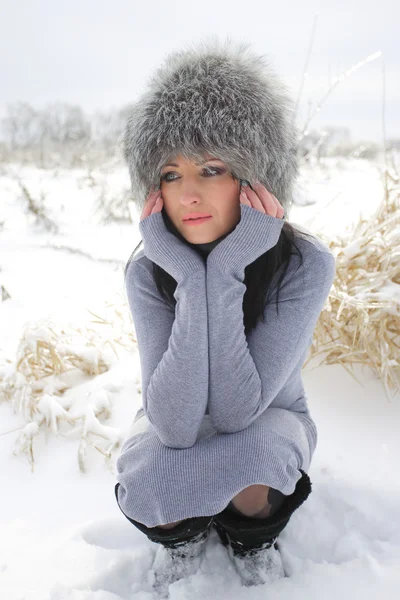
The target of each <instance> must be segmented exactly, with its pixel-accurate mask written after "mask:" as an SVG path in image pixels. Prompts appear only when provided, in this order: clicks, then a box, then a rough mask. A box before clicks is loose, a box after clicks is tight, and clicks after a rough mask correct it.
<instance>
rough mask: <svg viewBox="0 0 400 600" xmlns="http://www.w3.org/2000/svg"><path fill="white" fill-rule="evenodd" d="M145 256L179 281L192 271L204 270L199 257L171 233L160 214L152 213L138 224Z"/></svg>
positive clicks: (202, 261) (202, 262)
mask: <svg viewBox="0 0 400 600" xmlns="http://www.w3.org/2000/svg"><path fill="white" fill-rule="evenodd" d="M139 231H140V233H141V236H142V239H143V241H144V253H145V255H146V256H147V257H148V258H149V259H150V260H152V261H153V262H155V263H157V264H158V265H159V266H161V267H162V268H163V269H164V270H165V271H167V272H168V273H170V274H171V275H172V277H174V279H176V280H177V281H180V280H181V278H182V276H184V275H187V274H189V273H192V272H193V271H196V270H197V271H198V270H199V269H200V270H205V264H204V260H203V259H202V258H201V256H200V255H199V254H198V253H197V252H196V250H193V248H190V246H186V245H185V243H184V242H182V241H181V240H179V239H178V238H177V237H176V236H175V235H174V234H173V233H171V232H170V231H169V230H168V229H167V227H166V225H165V223H164V219H163V216H162V213H161V212H157V213H153V214H152V215H149V216H148V217H146V218H144V219H142V220H141V221H140V222H139Z"/></svg>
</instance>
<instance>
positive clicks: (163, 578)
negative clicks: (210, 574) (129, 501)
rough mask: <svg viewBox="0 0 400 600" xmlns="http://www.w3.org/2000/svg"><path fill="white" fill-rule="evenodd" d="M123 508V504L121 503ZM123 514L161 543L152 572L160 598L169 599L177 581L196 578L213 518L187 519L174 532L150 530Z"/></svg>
mask: <svg viewBox="0 0 400 600" xmlns="http://www.w3.org/2000/svg"><path fill="white" fill-rule="evenodd" d="M119 485H120V484H119V483H117V484H116V486H115V496H116V499H117V503H118V494H117V491H118V486H119ZM118 506H119V504H118ZM120 510H121V512H122V514H123V515H124V516H125V517H126V518H127V519H128V521H130V522H131V523H132V524H133V525H135V526H136V527H137V528H138V529H140V531H142V532H143V533H144V534H145V535H146V536H147V537H148V539H149V540H150V541H152V542H155V543H156V544H160V548H158V550H157V552H156V555H155V559H154V563H153V565H152V570H153V571H154V578H153V580H152V584H153V589H154V590H155V591H157V592H158V594H159V597H161V598H167V597H168V587H169V585H170V584H171V583H173V582H174V581H178V579H182V577H187V576H189V575H193V574H194V573H195V572H196V571H197V569H198V567H199V566H200V562H201V558H202V554H203V550H204V546H205V543H206V541H207V539H208V535H209V532H210V530H211V525H212V523H213V519H214V517H213V516H209V517H192V518H189V519H185V520H184V521H182V523H179V525H176V526H175V527H173V528H172V529H163V528H162V527H146V525H143V523H139V522H138V521H135V520H134V519H131V518H130V517H128V516H127V515H126V514H125V513H124V512H123V511H122V509H121V507H120Z"/></svg>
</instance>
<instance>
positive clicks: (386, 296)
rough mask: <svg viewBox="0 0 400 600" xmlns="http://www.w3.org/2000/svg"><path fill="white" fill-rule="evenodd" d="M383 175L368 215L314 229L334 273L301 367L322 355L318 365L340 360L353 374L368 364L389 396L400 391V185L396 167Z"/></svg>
mask: <svg viewBox="0 0 400 600" xmlns="http://www.w3.org/2000/svg"><path fill="white" fill-rule="evenodd" d="M385 175H386V177H385V189H384V198H383V201H382V203H381V204H380V205H379V207H378V209H377V211H376V213H375V214H374V215H373V216H372V218H369V219H368V220H366V219H364V218H363V217H362V216H361V217H360V219H359V221H358V223H357V225H356V226H355V228H354V230H353V231H352V232H350V233H348V234H347V235H346V236H342V237H335V238H333V239H328V238H327V237H326V236H323V235H322V234H321V233H319V234H318V235H319V237H321V239H323V240H324V241H325V242H326V243H327V245H328V246H329V248H330V249H331V251H332V252H333V254H334V255H335V257H336V278H335V281H334V283H333V286H332V288H331V291H330V294H329V298H328V299H327V302H326V306H325V307H324V310H323V311H322V313H321V316H320V318H319V321H318V323H317V326H316V329H315V332H314V337H313V342H312V345H311V348H310V351H309V355H308V359H307V361H306V362H305V364H304V367H306V365H307V364H308V363H309V362H310V361H311V360H312V359H315V357H316V356H317V355H321V354H322V355H323V360H321V361H320V362H319V363H318V365H317V366H319V365H322V364H327V365H332V364H341V365H342V366H343V367H344V368H345V369H346V370H347V371H348V372H349V373H350V374H351V375H352V376H353V377H355V375H354V372H353V365H355V364H356V363H359V364H362V365H365V366H368V367H370V368H371V369H372V371H373V372H374V373H375V374H376V375H377V377H378V378H379V379H381V380H382V382H383V386H384V391H385V395H386V398H387V399H388V400H389V401H391V398H390V395H391V391H393V390H394V395H395V394H396V393H397V392H398V391H399V390H400V383H399V382H400V184H399V175H398V173H397V172H395V171H393V172H390V171H389V169H387V170H386V172H385ZM348 367H351V370H350V369H349V368H348ZM355 378H356V377H355ZM356 379H357V378H356Z"/></svg>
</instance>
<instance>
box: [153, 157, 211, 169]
mask: <svg viewBox="0 0 400 600" xmlns="http://www.w3.org/2000/svg"><path fill="white" fill-rule="evenodd" d="M212 160H218V161H219V162H223V161H222V160H221V159H220V158H206V159H205V160H202V161H200V162H197V161H196V165H204V164H205V163H207V162H211V161H212ZM164 167H179V165H177V164H176V163H167V164H166V165H164Z"/></svg>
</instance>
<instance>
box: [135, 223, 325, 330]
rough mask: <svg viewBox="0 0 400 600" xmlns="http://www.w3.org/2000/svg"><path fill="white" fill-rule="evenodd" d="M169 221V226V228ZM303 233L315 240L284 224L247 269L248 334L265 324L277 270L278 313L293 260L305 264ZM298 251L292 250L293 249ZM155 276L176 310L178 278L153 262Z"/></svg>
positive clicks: (245, 317) (245, 316) (245, 318)
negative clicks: (282, 286)
mask: <svg viewBox="0 0 400 600" xmlns="http://www.w3.org/2000/svg"><path fill="white" fill-rule="evenodd" d="M168 221H169V220H168V219H167V220H166V224H167V226H168ZM298 234H300V235H301V236H309V237H310V238H311V239H313V236H312V235H311V234H307V233H305V232H303V231H301V232H300V231H299V230H298V229H297V228H296V227H294V226H293V225H290V224H289V223H288V222H287V221H286V222H285V223H284V224H283V227H282V231H281V235H280V237H279V240H278V242H277V244H276V245H275V246H274V247H273V248H271V249H270V250H268V251H267V252H265V253H264V254H262V255H261V256H259V257H258V258H257V259H256V260H255V261H254V262H252V263H251V264H250V265H247V267H246V268H245V270H244V283H245V285H246V287H247V289H246V292H245V294H244V297H243V322H244V331H245V335H247V334H248V333H249V332H250V331H251V330H252V329H253V328H254V327H255V326H256V325H257V322H258V321H259V320H261V321H263V322H264V309H265V306H266V305H267V304H268V303H269V299H270V298H269V295H270V293H272V292H274V291H275V287H274V286H272V282H273V280H274V279H275V278H276V276H277V274H278V271H279V269H280V268H281V267H283V268H284V271H283V272H282V274H281V276H280V278H279V281H278V282H277V286H276V290H277V296H276V309H277V313H278V314H279V309H278V302H279V299H278V297H279V290H280V284H281V282H282V280H283V278H284V276H285V274H286V271H287V269H288V266H289V262H290V257H291V256H292V255H295V254H297V255H298V256H299V258H300V264H303V256H302V254H301V251H300V249H299V247H298V246H297V245H296V243H295V239H296V237H297V236H298ZM142 241H143V240H141V241H140V242H139V244H138V245H137V246H136V248H135V249H134V251H133V252H132V254H131V256H130V257H129V260H128V262H127V264H126V267H125V272H124V276H126V272H127V269H128V266H129V264H130V262H131V261H132V259H133V256H134V254H135V252H136V250H137V249H138V248H139V246H140V244H141V243H142ZM294 249H295V250H296V251H293V250H294ZM153 277H154V281H155V283H156V285H157V289H158V291H159V293H160V294H161V296H162V297H163V298H164V299H165V300H166V301H167V302H168V304H170V305H171V307H175V305H176V299H175V298H174V295H173V294H174V292H175V289H176V286H177V282H176V281H175V279H174V278H173V277H172V276H171V275H170V274H169V273H167V272H166V271H164V269H162V268H161V267H160V266H159V265H157V264H155V263H154V262H153Z"/></svg>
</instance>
